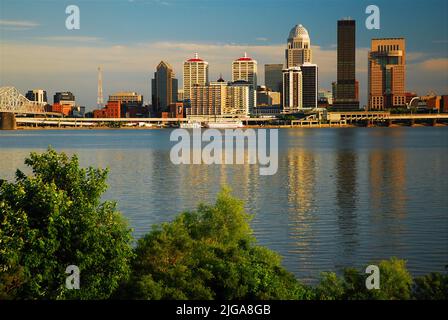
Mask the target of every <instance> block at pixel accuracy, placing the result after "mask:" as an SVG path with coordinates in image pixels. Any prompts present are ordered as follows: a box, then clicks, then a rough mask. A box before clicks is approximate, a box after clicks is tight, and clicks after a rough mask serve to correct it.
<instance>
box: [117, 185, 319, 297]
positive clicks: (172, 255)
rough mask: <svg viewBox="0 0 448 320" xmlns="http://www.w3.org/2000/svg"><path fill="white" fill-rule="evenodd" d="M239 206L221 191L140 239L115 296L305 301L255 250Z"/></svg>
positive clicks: (301, 290)
mask: <svg viewBox="0 0 448 320" xmlns="http://www.w3.org/2000/svg"><path fill="white" fill-rule="evenodd" d="M250 219H251V216H250V215H249V214H247V213H246V212H245V211H244V207H243V203H242V202H241V201H240V200H237V199H235V198H233V197H232V196H231V195H230V191H229V190H228V189H227V188H225V189H224V190H223V191H221V192H220V194H219V195H218V198H217V201H216V204H215V205H214V206H211V205H205V204H201V205H199V206H198V208H197V210H196V211H192V212H184V213H182V214H180V215H179V216H178V217H177V218H176V219H175V220H174V221H172V222H170V223H163V224H161V225H157V226H154V227H153V229H152V231H151V232H150V233H149V234H147V235H146V236H145V237H144V238H142V239H140V240H139V242H138V246H137V248H136V249H135V252H136V259H135V260H134V262H133V264H132V269H133V275H132V277H131V280H130V281H128V282H127V283H125V284H124V285H123V286H122V288H121V290H120V291H119V293H118V295H117V296H118V297H121V298H137V299H304V298H310V297H311V291H310V290H309V289H308V288H306V287H305V286H303V285H301V284H300V283H299V282H298V281H297V280H296V279H295V277H294V276H293V275H292V274H291V273H289V272H287V271H286V270H285V269H284V268H283V267H282V266H281V259H280V257H279V256H278V255H277V254H276V253H274V252H272V251H270V250H268V249H266V248H263V247H259V246H257V245H256V242H255V238H254V237H253V235H252V230H251V228H250V226H249V221H250Z"/></svg>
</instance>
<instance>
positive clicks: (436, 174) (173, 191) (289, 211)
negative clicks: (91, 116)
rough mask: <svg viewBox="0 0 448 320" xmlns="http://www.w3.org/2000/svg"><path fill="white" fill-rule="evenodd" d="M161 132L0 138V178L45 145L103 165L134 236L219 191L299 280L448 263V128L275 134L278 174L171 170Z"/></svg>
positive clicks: (241, 169) (424, 269)
mask: <svg viewBox="0 0 448 320" xmlns="http://www.w3.org/2000/svg"><path fill="white" fill-rule="evenodd" d="M169 135H170V130H103V131H100V130H85V131H84V130H73V131H70V130H54V131H49V130H46V131H43V130H36V131H9V132H6V131H4V132H1V131H0V178H3V179H13V178H14V172H15V170H16V169H17V168H21V169H25V166H24V165H23V160H24V158H25V157H26V156H27V155H28V154H29V153H30V152H31V151H44V150H45V149H46V148H47V146H48V145H51V146H53V147H54V148H55V149H56V150H58V151H65V152H67V153H69V154H72V153H76V154H78V155H79V158H80V162H81V164H82V165H83V166H87V165H93V166H95V167H109V168H110V175H109V185H110V188H109V190H108V192H107V193H106V195H105V198H107V199H115V200H117V201H118V203H119V208H120V210H121V211H122V212H123V213H124V214H125V215H126V216H127V218H128V219H129V221H130V224H131V226H132V227H133V228H134V230H135V235H136V236H137V237H140V236H142V235H143V234H144V233H145V232H147V231H148V230H149V229H150V227H151V225H152V224H154V223H159V222H162V221H169V220H171V219H172V218H173V217H174V216H175V215H176V214H177V213H179V212H180V211H183V210H186V209H193V208H195V206H196V205H197V203H199V202H201V201H202V202H213V201H214V199H215V196H216V193H217V192H218V191H219V189H220V186H221V185H224V184H227V185H229V186H231V188H232V189H233V192H234V194H235V195H237V196H238V197H240V198H242V199H243V200H244V201H245V202H246V207H247V210H248V211H249V212H251V213H253V214H254V215H255V217H254V219H253V221H252V226H253V229H254V231H255V235H256V237H257V239H258V241H259V243H260V244H262V245H266V246H268V247H269V248H271V249H273V250H275V251H277V252H278V253H280V254H281V255H282V256H283V258H284V260H283V264H284V265H285V266H286V268H288V269H289V270H290V271H292V272H294V273H295V274H296V275H297V276H298V277H299V278H300V279H302V280H304V281H305V282H312V281H314V280H315V279H316V278H317V277H318V275H319V273H320V272H322V271H328V270H341V268H343V267H346V266H355V267H359V266H361V265H364V264H366V263H368V262H371V261H375V260H378V259H384V258H389V257H391V256H397V257H399V258H403V259H406V260H408V266H409V269H410V270H411V272H412V273H413V274H414V275H420V274H423V273H428V272H431V271H443V270H444V266H445V265H446V264H448V174H447V168H448V128H429V127H428V128H347V129H283V130H279V169H278V172H277V174H276V175H274V176H260V175H259V168H258V167H257V166H256V165H173V164H171V162H170V159H169V152H170V148H171V146H172V145H173V144H174V143H172V142H170V141H169Z"/></svg>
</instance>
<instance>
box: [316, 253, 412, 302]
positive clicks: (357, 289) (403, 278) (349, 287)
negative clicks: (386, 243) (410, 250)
mask: <svg viewBox="0 0 448 320" xmlns="http://www.w3.org/2000/svg"><path fill="white" fill-rule="evenodd" d="M377 265H378V268H379V271H380V288H379V289H370V290H369V289H367V287H366V278H367V277H368V276H369V274H366V273H364V270H365V268H364V269H363V270H361V271H360V270H357V269H354V268H346V269H344V271H343V275H342V277H338V276H337V275H336V274H335V273H333V272H330V273H323V274H322V278H321V281H320V283H319V285H318V286H317V287H316V297H317V298H318V299H323V300H398V299H399V300H408V299H411V298H412V281H413V280H412V276H411V275H410V273H409V271H408V270H407V269H406V262H405V261H404V260H400V259H396V258H391V259H389V260H382V261H380V262H379V263H378V264H377Z"/></svg>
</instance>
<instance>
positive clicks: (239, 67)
mask: <svg viewBox="0 0 448 320" xmlns="http://www.w3.org/2000/svg"><path fill="white" fill-rule="evenodd" d="M241 80H243V81H246V82H247V83H248V84H249V90H250V92H249V94H250V97H249V109H250V110H253V108H254V107H256V105H257V61H256V60H254V59H252V58H250V57H248V56H247V54H246V53H244V56H243V57H240V58H238V59H236V60H235V61H233V62H232V82H234V83H237V82H238V81H241Z"/></svg>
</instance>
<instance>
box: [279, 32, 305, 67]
mask: <svg viewBox="0 0 448 320" xmlns="http://www.w3.org/2000/svg"><path fill="white" fill-rule="evenodd" d="M285 58H286V67H287V68H290V67H300V66H301V65H302V64H304V63H307V62H308V63H311V62H312V51H311V40H310V36H309V34H308V30H306V29H305V27H304V26H302V25H301V24H298V25H296V26H294V27H293V28H292V29H291V31H290V32H289V36H288V45H287V48H286V50H285Z"/></svg>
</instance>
